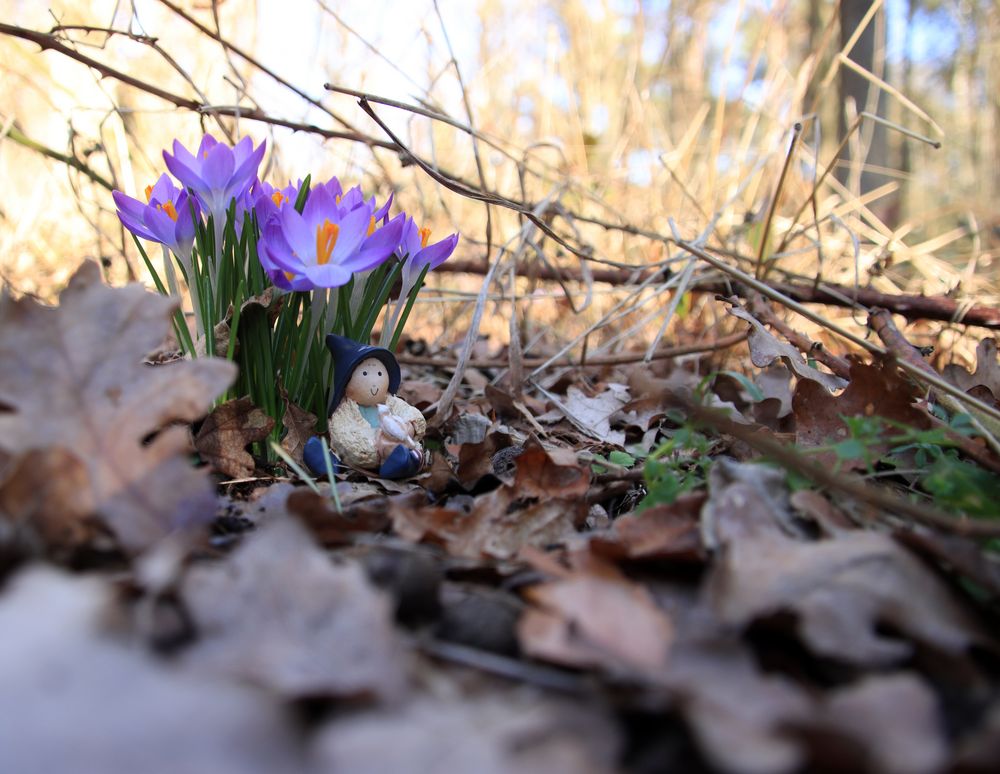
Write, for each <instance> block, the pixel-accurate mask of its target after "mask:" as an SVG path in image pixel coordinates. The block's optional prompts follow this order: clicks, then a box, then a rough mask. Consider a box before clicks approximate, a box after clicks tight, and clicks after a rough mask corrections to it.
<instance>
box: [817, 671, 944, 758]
mask: <svg viewBox="0 0 1000 774" xmlns="http://www.w3.org/2000/svg"><path fill="white" fill-rule="evenodd" d="M823 724H824V725H825V726H826V728H827V729H828V730H833V731H836V732H839V733H841V734H843V735H844V736H847V737H851V738H853V739H854V740H855V741H856V742H857V743H859V744H860V745H862V746H863V748H864V749H865V751H866V754H867V755H866V757H867V761H866V762H867V764H868V768H869V770H872V771H879V772H884V773H885V774H932V772H936V771H941V770H943V769H944V766H945V763H946V762H947V758H948V743H947V740H946V737H945V728H944V724H943V722H942V718H941V715H940V711H939V708H938V704H937V699H936V698H935V696H934V693H933V691H931V689H930V687H929V686H928V685H927V684H926V683H925V682H924V681H923V680H921V679H920V678H919V677H917V676H916V675H914V674H908V673H900V674H890V675H873V676H871V677H866V678H864V679H862V680H861V681H859V682H858V683H855V684H853V685H849V686H847V687H845V688H840V689H838V690H836V691H833V692H832V693H831V694H830V696H829V698H828V699H827V702H826V707H825V711H824V713H823Z"/></svg>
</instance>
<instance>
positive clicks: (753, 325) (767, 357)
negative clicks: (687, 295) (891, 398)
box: [726, 307, 847, 390]
mask: <svg viewBox="0 0 1000 774" xmlns="http://www.w3.org/2000/svg"><path fill="white" fill-rule="evenodd" d="M726 311H727V312H729V314H731V315H732V316H733V317H739V318H740V319H741V320H746V321H747V322H748V323H750V336H749V338H748V339H747V344H748V345H749V347H750V360H751V361H752V362H753V364H754V365H755V366H757V367H758V368H766V367H767V366H769V365H771V364H772V363H773V362H774V361H775V360H778V359H781V360H782V361H783V362H784V363H785V364H786V365H787V366H788V367H789V368H791V369H792V370H793V371H794V372H795V374H796V375H797V376H798V377H799V378H801V379H805V380H809V381H812V382H815V383H817V384H821V385H823V386H824V387H825V388H826V389H828V390H839V389H841V388H843V387H844V386H845V385H846V384H847V383H846V382H845V381H844V380H843V379H841V378H840V377H839V376H834V375H833V374H828V373H826V372H824V371H819V370H817V369H815V368H813V367H812V366H810V365H809V364H808V363H807V362H806V361H805V360H804V359H803V357H802V353H801V352H799V350H798V349H797V348H796V347H793V346H792V345H791V344H789V343H787V342H784V341H780V340H779V339H777V338H775V336H774V335H773V334H772V333H771V332H770V331H768V330H767V328H765V327H764V325H763V324H762V323H761V322H760V321H759V320H758V319H757V318H756V317H754V316H753V315H752V314H750V312H748V311H747V310H746V309H740V308H738V307H731V308H729V309H727V310H726Z"/></svg>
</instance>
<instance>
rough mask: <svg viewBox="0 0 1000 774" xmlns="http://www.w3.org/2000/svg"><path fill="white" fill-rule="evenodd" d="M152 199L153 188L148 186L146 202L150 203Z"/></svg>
mask: <svg viewBox="0 0 1000 774" xmlns="http://www.w3.org/2000/svg"><path fill="white" fill-rule="evenodd" d="M152 198H153V186H151V185H147V186H146V201H147V202H148V201H149V200H150V199H152Z"/></svg>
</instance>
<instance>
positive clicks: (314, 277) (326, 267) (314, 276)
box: [304, 263, 351, 288]
mask: <svg viewBox="0 0 1000 774" xmlns="http://www.w3.org/2000/svg"><path fill="white" fill-rule="evenodd" d="M304 273H305V275H306V277H308V278H309V280H310V281H311V282H312V283H313V284H314V285H316V287H320V288H339V287H340V286H341V285H346V284H347V283H348V282H350V280H351V272H350V271H348V270H347V269H345V268H344V267H343V266H338V265H337V264H335V263H324V264H323V265H322V266H320V265H315V264H308V265H306V267H305V269H304Z"/></svg>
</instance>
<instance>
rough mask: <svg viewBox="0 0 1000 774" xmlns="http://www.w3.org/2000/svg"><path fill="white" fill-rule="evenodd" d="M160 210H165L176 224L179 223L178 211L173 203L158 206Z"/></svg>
mask: <svg viewBox="0 0 1000 774" xmlns="http://www.w3.org/2000/svg"><path fill="white" fill-rule="evenodd" d="M156 206H157V208H158V209H161V210H163V211H164V212H165V213H167V215H168V216H169V217H170V219H171V220H172V221H174V223H176V222H177V210H176V209H175V208H174V203H173V202H167V203H166V204H157V205H156Z"/></svg>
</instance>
